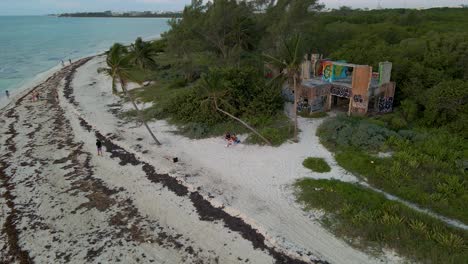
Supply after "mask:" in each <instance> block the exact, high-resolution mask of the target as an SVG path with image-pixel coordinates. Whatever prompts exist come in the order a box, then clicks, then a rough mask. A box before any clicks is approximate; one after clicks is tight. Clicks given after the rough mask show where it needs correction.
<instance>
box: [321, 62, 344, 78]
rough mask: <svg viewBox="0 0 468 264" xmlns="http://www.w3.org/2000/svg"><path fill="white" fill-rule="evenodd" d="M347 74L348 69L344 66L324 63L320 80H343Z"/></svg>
mask: <svg viewBox="0 0 468 264" xmlns="http://www.w3.org/2000/svg"><path fill="white" fill-rule="evenodd" d="M340 62H342V61H340ZM343 62H344V61H343ZM347 72H348V67H346V66H341V65H335V64H334V63H333V62H332V61H324V62H323V63H322V80H324V81H326V82H333V81H336V80H339V79H345V78H347V77H348V75H347Z"/></svg>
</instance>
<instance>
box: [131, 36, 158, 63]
mask: <svg viewBox="0 0 468 264" xmlns="http://www.w3.org/2000/svg"><path fill="white" fill-rule="evenodd" d="M154 55H156V50H155V49H154V47H153V45H151V43H149V42H145V41H143V40H142V39H141V38H137V39H136V40H135V43H133V44H131V45H130V53H129V56H130V58H131V60H130V62H131V63H132V64H134V65H137V66H138V67H139V68H141V69H148V68H151V67H154V66H155V65H156V61H155V60H154V59H153V56H154Z"/></svg>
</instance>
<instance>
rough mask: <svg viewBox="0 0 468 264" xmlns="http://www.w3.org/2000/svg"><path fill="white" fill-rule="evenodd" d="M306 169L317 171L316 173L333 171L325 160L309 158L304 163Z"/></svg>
mask: <svg viewBox="0 0 468 264" xmlns="http://www.w3.org/2000/svg"><path fill="white" fill-rule="evenodd" d="M302 165H304V167H306V168H308V169H310V170H312V171H315V172H329V171H331V168H330V166H329V165H328V163H327V162H326V161H325V160H324V159H323V158H313V157H309V158H307V159H305V160H304V162H302Z"/></svg>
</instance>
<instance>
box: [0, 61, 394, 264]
mask: <svg viewBox="0 0 468 264" xmlns="http://www.w3.org/2000/svg"><path fill="white" fill-rule="evenodd" d="M102 65H103V57H102V56H96V57H94V58H86V59H82V60H80V61H77V62H75V63H74V64H73V66H67V67H65V68H63V69H61V70H60V71H58V72H57V73H55V74H53V75H52V76H51V77H49V79H48V80H47V81H45V82H43V83H41V84H40V85H38V86H37V87H35V89H38V90H39V91H40V93H41V94H44V95H47V99H45V100H42V101H40V102H31V101H30V100H29V98H28V96H26V97H24V98H22V99H19V100H18V101H17V102H16V103H15V104H14V106H13V105H9V106H8V107H7V108H6V109H4V110H3V111H2V112H1V113H0V125H1V128H0V143H1V153H2V156H0V162H1V163H0V164H1V167H0V176H1V177H0V179H1V185H0V194H2V196H1V198H0V201H1V208H0V212H2V214H1V215H0V225H1V226H4V227H8V228H4V229H3V230H2V233H1V236H0V248H2V249H3V250H2V253H1V256H0V262H11V263H15V262H18V263H20V262H21V260H22V259H29V260H33V262H39V263H42V262H56V263H63V262H68V261H71V262H73V263H87V262H96V263H97V262H99V261H101V262H105V263H106V262H123V263H137V262H143V263H151V262H155V263H198V262H200V261H201V262H202V263H274V262H276V263H376V262H381V261H383V262H398V258H392V257H388V258H385V259H376V258H374V257H371V256H368V255H366V254H364V253H362V252H359V251H357V250H355V249H353V248H351V247H350V246H348V245H347V244H346V243H345V242H343V241H341V240H339V239H337V238H335V237H334V236H333V235H332V234H330V233H329V232H328V231H326V230H325V229H323V228H322V227H321V226H320V224H318V223H317V222H316V220H314V219H313V216H311V215H309V214H306V213H304V212H303V211H302V210H301V208H300V205H297V204H295V202H294V198H293V196H292V194H291V190H290V188H289V187H288V186H289V185H290V184H291V183H292V182H294V180H295V179H298V178H301V177H305V176H311V177H324V178H337V179H341V180H344V181H356V179H355V178H354V177H353V176H352V175H349V174H347V173H346V172H345V171H343V170H340V169H337V168H334V169H333V170H332V172H330V173H329V174H324V175H318V174H313V173H311V172H309V171H307V170H305V169H304V168H302V166H300V162H299V164H297V163H298V161H302V160H303V158H305V157H306V156H309V155H312V154H313V155H314V156H321V157H324V158H325V159H327V161H329V162H330V163H331V164H334V163H335V161H334V160H333V157H332V156H331V154H330V153H329V152H328V151H326V150H325V149H324V148H323V147H322V146H321V145H320V144H319V142H318V139H317V138H316V137H315V135H312V134H307V133H303V134H301V140H302V141H304V142H306V143H307V144H285V145H283V146H281V147H279V148H270V147H258V146H243V145H240V146H238V147H236V148H224V147H223V145H224V143H223V141H222V139H216V138H212V139H206V140H189V139H186V138H183V137H181V136H177V135H174V134H173V133H171V131H173V129H174V128H173V127H171V126H169V125H168V124H167V123H166V122H164V121H157V122H152V123H151V124H150V126H151V127H152V128H153V130H154V131H155V132H156V134H157V136H158V138H160V139H161V141H162V143H163V146H162V147H156V146H155V145H153V144H152V143H151V139H150V138H149V136H148V135H147V134H146V132H145V130H144V128H142V127H139V126H135V124H134V123H126V122H124V121H122V120H119V119H118V118H117V117H116V115H115V113H116V112H119V111H122V110H123V109H125V108H127V107H128V106H127V105H125V104H124V103H122V102H120V100H119V99H118V98H116V97H113V96H112V94H111V91H110V85H109V79H107V77H105V76H102V75H97V73H96V69H97V68H98V67H100V66H102ZM80 66H81V67H80ZM56 89H58V91H59V100H56V98H55V96H54V95H55V91H56ZM320 122H321V121H317V120H313V121H310V120H302V121H301V129H302V130H303V131H311V130H314V129H315V128H316V127H317V126H318V125H319V124H320ZM96 138H100V139H101V140H102V141H103V142H104V145H105V150H106V153H105V155H104V157H97V156H96V155H95V153H94V152H95V149H94V141H95V139H96ZM4 153H5V154H4ZM168 155H169V156H178V157H179V158H180V159H181V162H180V163H177V164H173V163H171V162H169V161H168V160H167V159H165V157H166V156H168ZM44 249H46V250H44Z"/></svg>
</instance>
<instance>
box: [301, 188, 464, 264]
mask: <svg viewBox="0 0 468 264" xmlns="http://www.w3.org/2000/svg"><path fill="white" fill-rule="evenodd" d="M295 187H296V196H297V200H298V201H299V202H302V203H304V205H305V209H306V210H312V209H320V210H323V211H325V215H324V217H323V218H322V222H323V224H324V225H325V226H326V227H328V228H329V229H331V230H332V232H334V233H335V234H336V235H337V236H339V237H342V238H344V239H346V240H347V241H348V243H350V244H352V245H353V246H355V247H359V248H362V249H367V250H369V247H370V248H372V249H373V250H375V249H382V248H392V249H394V250H395V251H396V252H398V253H399V254H400V255H402V256H404V257H406V258H408V259H409V260H412V261H419V262H422V263H434V264H435V263H444V264H445V263H454V264H455V263H465V262H466V260H467V259H468V244H467V242H468V232H466V231H463V230H459V229H455V228H451V227H448V226H447V225H445V224H444V223H442V222H440V221H438V220H435V219H434V218H432V217H430V216H428V215H425V214H422V213H419V212H417V211H415V210H413V209H411V208H409V207H407V206H405V205H403V204H401V203H399V202H395V201H390V200H388V199H386V198H385V197H384V196H383V195H382V194H380V193H377V192H374V191H372V190H369V189H367V188H364V187H362V186H359V185H356V184H351V183H344V182H340V181H337V180H314V179H302V180H299V181H297V182H296V183H295Z"/></svg>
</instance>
